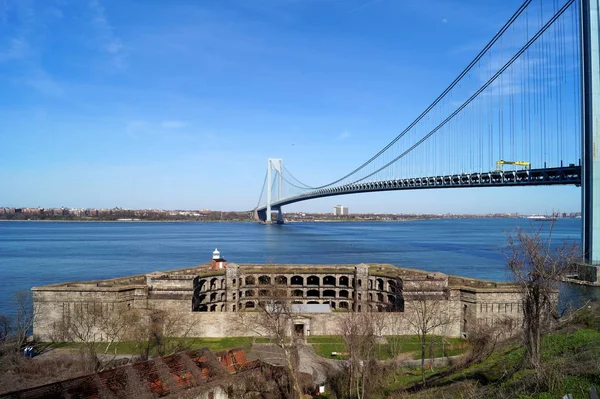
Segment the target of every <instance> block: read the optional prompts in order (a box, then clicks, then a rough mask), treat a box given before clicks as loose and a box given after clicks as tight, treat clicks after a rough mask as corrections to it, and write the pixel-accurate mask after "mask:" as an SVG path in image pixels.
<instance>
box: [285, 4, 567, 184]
mask: <svg viewBox="0 0 600 399" xmlns="http://www.w3.org/2000/svg"><path fill="white" fill-rule="evenodd" d="M532 1H533V0H526V1H525V2H524V3H523V4H522V5H521V6H520V7H519V9H518V10H517V11H516V12H515V13H514V14H513V16H512V17H510V19H509V20H508V22H506V23H505V24H504V26H502V28H501V29H500V30H499V31H498V33H496V35H494V37H493V38H492V40H490V41H489V43H488V44H487V45H486V46H485V47H484V48H483V50H481V51H480V52H479V54H477V56H476V57H475V59H473V61H471V62H470V63H469V65H467V67H466V68H465V69H464V70H463V71H462V72H461V73H460V75H458V77H457V78H456V79H454V81H453V82H452V83H450V85H449V86H448V87H447V88H446V89H445V90H444V91H443V92H442V94H440V95H439V96H438V97H437V98H436V99H435V100H434V101H433V102H432V103H431V104H430V105H429V106H428V107H427V108H426V109H425V111H423V112H422V113H421V114H420V115H419V116H418V117H417V119H415V120H414V121H413V122H412V123H411V124H410V125H409V126H408V127H407V128H405V129H404V130H403V131H402V132H401V133H400V134H399V135H398V136H396V137H395V138H394V139H393V140H392V141H391V142H390V143H388V144H387V145H386V146H385V147H384V148H383V149H381V150H380V151H379V152H378V153H377V154H375V155H373V156H372V157H371V158H370V159H369V160H368V161H366V162H364V163H363V164H362V165H360V166H359V167H357V168H356V169H354V170H353V171H352V172H350V173H348V174H346V175H345V176H343V177H341V178H339V179H337V180H335V181H333V182H331V183H328V184H325V185H322V186H308V185H307V188H309V189H311V190H319V189H322V188H327V187H330V186H333V185H334V184H336V183H339V182H341V181H342V180H344V179H346V178H348V177H350V176H352V175H353V174H355V173H356V172H358V171H360V170H362V169H363V168H364V167H366V166H367V165H369V164H370V163H371V162H373V161H374V160H375V159H377V158H378V157H379V156H380V155H381V154H383V153H384V152H385V151H386V150H388V149H389V148H390V147H391V146H392V145H394V144H395V143H396V142H397V141H398V140H400V139H401V138H402V137H403V136H404V135H405V134H406V133H408V132H409V131H410V130H411V129H412V128H413V127H414V126H415V125H416V124H417V123H419V122H420V121H421V120H422V119H423V118H424V117H425V116H426V115H427V114H428V113H429V111H431V109H433V107H435V106H436V105H437V104H438V103H439V102H440V101H442V99H443V98H444V97H445V96H446V95H447V94H448V93H449V92H450V91H451V90H452V89H453V88H454V87H455V86H456V85H457V84H458V83H459V82H460V81H461V79H462V78H463V77H464V76H465V75H466V74H467V73H468V72H469V71H470V70H471V69H472V68H473V66H475V65H476V64H477V63H478V62H479V61H480V60H481V58H483V56H484V55H485V54H486V53H487V51H488V50H489V49H490V48H491V47H492V46H493V45H494V44H495V43H496V42H497V41H498V40H499V39H500V37H502V35H503V34H504V32H506V30H508V28H509V27H510V26H511V25H512V24H513V22H514V21H515V20H516V19H517V18H518V17H519V16H520V15H521V14H522V13H523V11H525V9H526V8H527V7H528V6H529V4H530V3H531V2H532ZM572 1H574V0H571V3H572ZM379 170H381V169H379ZM373 174H374V173H372V174H370V175H369V176H372V175H373ZM296 180H297V179H296ZM361 180H363V179H361ZM358 181H360V180H358ZM299 182H300V181H299Z"/></svg>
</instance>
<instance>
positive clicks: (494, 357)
mask: <svg viewBox="0 0 600 399" xmlns="http://www.w3.org/2000/svg"><path fill="white" fill-rule="evenodd" d="M541 355H542V362H541V368H540V370H539V371H538V372H536V371H535V370H534V369H531V368H526V367H524V364H526V363H525V362H524V360H525V350H524V348H523V347H521V346H520V345H518V344H516V343H514V342H513V343H507V344H505V345H504V346H503V347H502V348H501V349H499V350H496V351H495V352H493V353H492V354H491V355H490V356H489V357H488V358H487V359H485V360H484V361H482V362H480V363H477V364H473V365H469V366H467V367H463V368H456V369H455V371H454V372H451V373H449V372H447V371H446V372H440V371H438V372H437V373H436V374H434V375H431V376H430V377H429V378H428V381H427V386H429V387H430V388H428V389H425V390H420V391H418V392H415V393H412V394H410V395H409V396H406V397H407V398H415V399H416V398H430V397H444V398H464V397H471V396H473V397H486V398H513V397H514V398H517V397H518V398H523V399H526V398H530V399H545V398H558V397H562V396H564V395H565V394H567V393H570V394H572V395H573V397H574V398H576V399H577V398H581V399H588V398H589V397H590V396H589V389H590V387H591V386H595V387H596V389H599V390H600V331H598V330H595V329H581V330H577V331H574V332H566V331H563V332H555V333H553V334H550V335H547V336H545V337H544V339H543V340H542V353H541ZM407 387H408V386H404V388H407Z"/></svg>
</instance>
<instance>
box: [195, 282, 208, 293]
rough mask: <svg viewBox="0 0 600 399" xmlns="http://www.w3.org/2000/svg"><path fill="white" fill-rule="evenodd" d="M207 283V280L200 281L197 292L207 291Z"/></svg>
mask: <svg viewBox="0 0 600 399" xmlns="http://www.w3.org/2000/svg"><path fill="white" fill-rule="evenodd" d="M207 285H208V284H207V282H206V280H199V281H198V284H197V285H196V290H198V291H206V287H207Z"/></svg>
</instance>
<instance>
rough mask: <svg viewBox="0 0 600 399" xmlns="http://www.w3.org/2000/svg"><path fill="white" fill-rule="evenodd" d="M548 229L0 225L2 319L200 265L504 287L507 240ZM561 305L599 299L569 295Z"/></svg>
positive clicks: (455, 224) (564, 226) (491, 225)
mask: <svg viewBox="0 0 600 399" xmlns="http://www.w3.org/2000/svg"><path fill="white" fill-rule="evenodd" d="M518 226H521V227H522V228H524V229H527V230H532V229H536V228H538V227H542V228H543V229H545V230H547V228H548V226H550V223H548V222H533V223H532V222H530V221H529V220H527V219H520V218H497V219H496V218H483V219H439V220H418V221H408V222H312V223H288V224H284V225H261V224H257V223H190V222H183V223H182V222H173V223H169V222H157V223H153V222H47V221H44V222H36V221H24V222H0V314H3V313H11V309H12V303H11V300H12V297H13V293H14V292H15V291H18V290H29V289H30V288H31V287H33V286H41V285H46V284H53V283H60V282H70V281H86V280H95V279H107V278H113V277H120V276H128V275H133V274H143V273H149V272H152V271H156V270H172V269H179V268H184V267H190V266H194V265H198V264H201V263H206V262H208V261H209V260H210V259H211V256H212V251H213V250H214V249H215V248H218V249H219V251H221V255H222V256H223V257H224V258H225V259H227V260H228V261H229V262H235V263H274V264H280V263H281V264H286V263H307V264H358V263H363V262H364V263H390V264H393V265H396V266H400V267H407V268H416V269H422V270H427V271H439V272H442V273H447V274H452V275H458V276H465V277H474V278H479V279H485V280H495V281H506V280H507V279H508V278H509V276H508V275H507V273H506V252H507V250H508V245H507V234H511V233H514V232H515V230H516V228H517V227H518ZM552 236H553V242H554V243H556V244H559V243H562V242H564V241H567V242H575V243H577V244H579V243H580V241H581V219H559V220H557V222H556V223H555V225H554V230H553V233H552ZM563 291H564V292H563V299H564V298H565V297H569V298H571V297H572V298H577V297H581V296H590V295H591V296H598V294H597V291H598V290H597V289H596V290H594V289H590V288H586V287H577V286H569V287H568V288H567V289H564V290H563Z"/></svg>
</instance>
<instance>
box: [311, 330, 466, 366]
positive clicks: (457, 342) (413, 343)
mask: <svg viewBox="0 0 600 399" xmlns="http://www.w3.org/2000/svg"><path fill="white" fill-rule="evenodd" d="M385 338H386V340H387V344H378V345H377V347H376V352H377V353H376V356H377V359H379V360H388V359H393V358H394V357H396V356H397V355H399V354H401V353H413V358H414V359H420V358H421V343H420V341H419V337H418V336H417V335H395V336H387V337H385ZM307 341H308V343H309V344H311V345H312V346H313V348H314V349H315V352H316V353H317V354H318V355H319V356H322V357H326V358H335V359H344V358H345V356H344V355H342V356H339V355H338V356H331V353H332V352H338V353H345V352H346V347H345V345H344V339H343V338H342V337H340V336H312V337H308V338H307ZM429 341H431V342H432V351H431V352H430V351H429ZM468 349H469V347H468V346H467V344H466V341H465V340H463V339H460V338H444V337H439V336H434V337H428V344H427V348H426V352H425V356H426V357H427V358H428V357H430V356H431V355H433V357H443V356H454V355H459V354H462V353H465V352H466V351H467V350H468Z"/></svg>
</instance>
